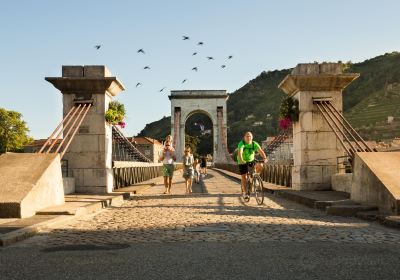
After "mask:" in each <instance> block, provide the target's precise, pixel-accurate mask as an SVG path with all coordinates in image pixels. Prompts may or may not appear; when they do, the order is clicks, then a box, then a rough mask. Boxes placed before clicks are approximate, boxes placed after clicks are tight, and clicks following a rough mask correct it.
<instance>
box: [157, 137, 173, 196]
mask: <svg viewBox="0 0 400 280" xmlns="http://www.w3.org/2000/svg"><path fill="white" fill-rule="evenodd" d="M159 159H160V161H162V163H163V176H164V186H165V191H164V194H171V185H172V177H173V176H174V169H175V166H174V162H175V160H176V158H175V150H174V148H173V147H172V143H171V141H170V140H166V141H165V144H164V149H163V150H162V152H161V155H160V158H159Z"/></svg>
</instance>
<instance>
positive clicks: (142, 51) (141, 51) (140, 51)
mask: <svg viewBox="0 0 400 280" xmlns="http://www.w3.org/2000/svg"><path fill="white" fill-rule="evenodd" d="M137 53H142V54H145V52H144V50H143V49H138V50H137Z"/></svg>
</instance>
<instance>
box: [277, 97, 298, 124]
mask: <svg viewBox="0 0 400 280" xmlns="http://www.w3.org/2000/svg"><path fill="white" fill-rule="evenodd" d="M298 120H299V101H298V100H297V99H294V98H293V97H286V98H285V99H283V100H282V103H281V106H280V108H279V127H280V128H281V129H288V128H289V127H290V125H291V124H292V122H297V121H298Z"/></svg>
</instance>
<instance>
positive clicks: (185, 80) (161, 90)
mask: <svg viewBox="0 0 400 280" xmlns="http://www.w3.org/2000/svg"><path fill="white" fill-rule="evenodd" d="M182 40H183V41H187V40H190V37H189V36H185V35H184V36H182ZM203 45H204V42H201V41H200V42H198V43H197V46H203ZM101 46H102V45H95V46H94V48H95V49H96V50H99V49H100V48H101ZM136 52H137V53H138V54H143V55H144V54H146V52H145V50H144V49H142V48H141V49H138V50H137V51H136ZM195 55H198V52H197V51H195V52H193V53H192V56H195ZM232 58H233V55H229V56H227V59H228V60H230V59H232ZM206 59H207V60H208V61H210V60H214V57H212V56H206ZM221 68H222V69H225V68H226V64H222V65H221ZM143 70H151V68H150V66H149V65H146V66H144V67H143ZM192 71H194V72H198V71H199V67H198V66H194V67H193V68H192ZM187 81H188V79H183V80H182V82H181V84H184V83H186V82H187ZM139 86H142V83H141V82H137V83H136V87H139ZM166 88H167V87H163V88H162V89H160V90H159V92H163V91H164V90H165V89H166Z"/></svg>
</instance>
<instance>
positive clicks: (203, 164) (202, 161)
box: [200, 156, 207, 176]
mask: <svg viewBox="0 0 400 280" xmlns="http://www.w3.org/2000/svg"><path fill="white" fill-rule="evenodd" d="M200 167H201V172H202V173H203V174H204V176H206V175H207V158H206V157H205V156H202V157H201V158H200Z"/></svg>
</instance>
